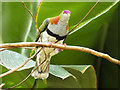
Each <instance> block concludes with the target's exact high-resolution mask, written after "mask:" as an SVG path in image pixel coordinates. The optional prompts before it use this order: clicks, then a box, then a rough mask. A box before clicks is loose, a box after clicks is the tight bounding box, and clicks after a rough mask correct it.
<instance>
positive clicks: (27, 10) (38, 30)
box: [22, 2, 42, 41]
mask: <svg viewBox="0 0 120 90" xmlns="http://www.w3.org/2000/svg"><path fill="white" fill-rule="evenodd" d="M22 4H23V5H24V7H25V8H26V10H27V11H28V12H29V13H30V15H31V16H32V18H33V20H34V22H35V25H36V27H37V29H38V32H39V34H41V32H40V29H39V27H38V24H37V22H36V20H35V18H34V16H33V15H32V13H31V12H30V10H29V9H28V8H27V6H26V5H25V3H24V2H22ZM40 38H42V37H41V35H40ZM41 41H42V39H41Z"/></svg>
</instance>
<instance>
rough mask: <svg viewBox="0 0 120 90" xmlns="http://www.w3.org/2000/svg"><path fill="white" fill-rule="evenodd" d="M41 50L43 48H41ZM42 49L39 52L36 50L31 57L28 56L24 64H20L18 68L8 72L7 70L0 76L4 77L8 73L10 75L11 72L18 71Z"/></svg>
mask: <svg viewBox="0 0 120 90" xmlns="http://www.w3.org/2000/svg"><path fill="white" fill-rule="evenodd" d="M40 50H41V49H40ZM40 50H39V51H38V52H36V53H35V54H34V55H32V56H31V57H30V58H28V59H27V60H26V61H25V62H24V63H23V64H21V65H20V66H18V67H17V68H15V69H12V70H10V71H8V72H5V73H3V74H1V75H0V78H2V77H4V76H6V75H9V74H11V73H13V72H15V71H17V70H18V69H20V68H21V67H23V66H24V65H25V64H26V63H27V62H28V61H30V60H31V59H32V58H34V57H35V56H36V55H37V54H38V53H39V52H40Z"/></svg>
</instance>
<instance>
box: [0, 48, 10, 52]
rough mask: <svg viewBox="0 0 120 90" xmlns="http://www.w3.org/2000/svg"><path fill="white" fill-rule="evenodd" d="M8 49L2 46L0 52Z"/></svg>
mask: <svg viewBox="0 0 120 90" xmlns="http://www.w3.org/2000/svg"><path fill="white" fill-rule="evenodd" d="M7 49H8V48H2V49H0V52H1V51H4V50H7Z"/></svg>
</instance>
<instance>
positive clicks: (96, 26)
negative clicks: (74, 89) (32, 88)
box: [0, 2, 120, 88]
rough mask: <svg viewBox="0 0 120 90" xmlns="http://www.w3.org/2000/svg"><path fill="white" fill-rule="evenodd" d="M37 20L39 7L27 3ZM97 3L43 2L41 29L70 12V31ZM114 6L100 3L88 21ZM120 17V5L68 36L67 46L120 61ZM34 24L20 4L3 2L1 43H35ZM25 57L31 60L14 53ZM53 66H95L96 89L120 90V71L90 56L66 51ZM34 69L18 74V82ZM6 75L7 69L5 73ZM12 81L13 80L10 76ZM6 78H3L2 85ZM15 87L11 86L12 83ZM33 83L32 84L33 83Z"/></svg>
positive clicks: (54, 61) (109, 63)
mask: <svg viewBox="0 0 120 90" xmlns="http://www.w3.org/2000/svg"><path fill="white" fill-rule="evenodd" d="M25 4H26V5H27V7H28V8H29V9H30V11H31V12H32V13H33V15H34V17H35V15H36V12H37V5H38V3H28V2H26V3H25ZM94 4H95V2H43V3H42V6H41V8H40V12H39V16H38V25H40V24H41V23H42V21H43V20H44V19H46V18H48V17H54V16H57V15H59V14H60V13H61V11H63V10H66V9H67V10H70V11H71V17H70V22H69V27H70V29H71V28H72V27H73V26H74V25H75V24H77V23H78V22H79V21H80V20H81V19H82V18H83V17H84V16H85V15H86V13H87V12H88V11H89V10H90V8H91V7H92V6H93V5H94ZM112 4H113V2H99V4H98V5H97V6H96V7H95V8H94V9H93V10H92V12H91V13H90V14H89V15H88V17H87V18H86V19H85V20H84V21H87V20H89V19H91V18H93V17H95V16H96V15H97V14H98V13H100V12H102V11H103V10H105V9H106V8H108V7H109V6H111V5H112ZM119 15H120V7H119V3H118V4H116V5H115V6H114V7H113V8H112V9H111V10H109V11H108V12H107V13H105V14H104V15H102V16H100V17H98V18H97V19H95V20H93V21H92V22H90V23H89V24H88V25H86V26H85V27H83V28H81V29H80V30H78V31H76V32H75V33H73V34H71V35H69V36H68V37H67V38H66V40H65V43H66V44H68V45H73V46H83V47H88V48H91V49H94V50H97V51H101V52H103V53H106V54H109V55H110V56H112V57H114V58H116V59H120V55H119V53H118V52H119V47H120V46H119V45H118V43H119V33H120V32H119V31H118V29H119V28H118V22H119ZM34 25H35V23H34V21H32V18H31V16H30V14H29V13H28V12H27V10H26V9H25V8H24V6H23V5H22V4H21V3H20V2H2V39H0V40H1V42H2V43H13V42H25V41H26V42H27V41H29V42H30V41H34V39H35V35H36V31H37V30H36V29H35V27H34ZM12 50H13V51H17V52H19V53H21V54H23V55H26V56H29V53H30V50H24V49H12ZM51 64H56V65H93V66H94V68H95V70H96V73H97V87H100V88H118V87H120V73H119V72H120V67H119V66H117V65H115V64H113V63H111V62H109V61H107V60H105V59H102V58H98V57H96V56H93V55H91V54H87V53H84V52H78V51H68V50H64V51H63V52H60V53H59V54H57V55H55V56H54V57H52V60H51ZM30 70H31V69H29V70H25V72H24V71H22V72H20V73H19V74H16V77H17V78H21V77H25V76H24V74H23V72H24V73H26V74H28V72H30ZM2 71H3V72H5V71H6V69H5V68H3V70H2ZM11 77H12V76H11ZM4 80H7V78H3V81H4ZM11 83H12V82H11ZM30 83H33V82H30Z"/></svg>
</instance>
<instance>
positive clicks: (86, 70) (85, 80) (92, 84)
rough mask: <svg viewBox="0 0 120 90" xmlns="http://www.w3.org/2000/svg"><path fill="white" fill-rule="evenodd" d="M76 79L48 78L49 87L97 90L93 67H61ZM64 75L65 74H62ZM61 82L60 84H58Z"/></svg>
mask: <svg viewBox="0 0 120 90" xmlns="http://www.w3.org/2000/svg"><path fill="white" fill-rule="evenodd" d="M60 67H63V68H65V70H67V71H68V72H69V73H70V74H72V75H74V76H75V77H76V78H73V77H68V78H66V79H64V80H62V79H59V78H57V77H54V76H53V75H51V76H50V78H48V87H50V88H51V87H54V88H60V87H62V88H97V80H96V73H95V70H94V68H93V66H91V65H60ZM61 73H64V72H61ZM58 82H59V83H58Z"/></svg>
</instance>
